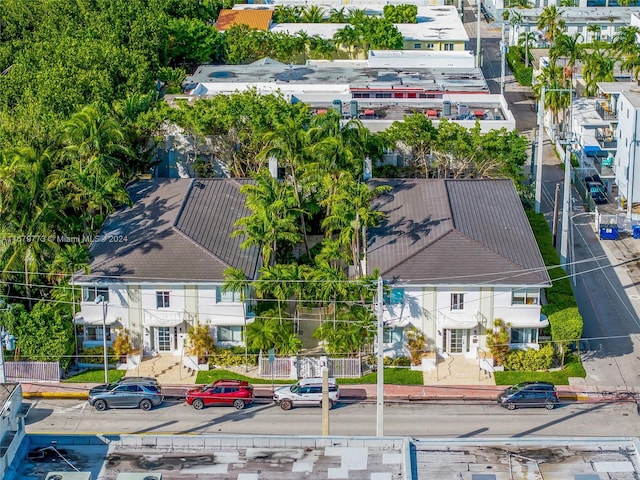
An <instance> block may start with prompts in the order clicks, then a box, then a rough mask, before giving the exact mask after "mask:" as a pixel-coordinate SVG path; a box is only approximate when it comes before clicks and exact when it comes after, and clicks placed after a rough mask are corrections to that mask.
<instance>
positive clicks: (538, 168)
mask: <svg viewBox="0 0 640 480" xmlns="http://www.w3.org/2000/svg"><path fill="white" fill-rule="evenodd" d="M544 94H545V88H544V87H542V92H541V94H540V103H539V104H538V164H537V165H536V206H535V212H536V213H540V209H541V202H542V151H543V150H544V149H543V148H542V146H543V142H544Z"/></svg>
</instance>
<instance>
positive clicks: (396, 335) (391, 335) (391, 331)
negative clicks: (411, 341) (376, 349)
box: [382, 327, 404, 344]
mask: <svg viewBox="0 0 640 480" xmlns="http://www.w3.org/2000/svg"><path fill="white" fill-rule="evenodd" d="M403 341H404V328H400V327H394V328H385V329H384V330H383V331H382V343H394V344H395V343H402V342H403Z"/></svg>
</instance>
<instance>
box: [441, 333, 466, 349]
mask: <svg viewBox="0 0 640 480" xmlns="http://www.w3.org/2000/svg"><path fill="white" fill-rule="evenodd" d="M443 340H444V351H445V352H447V353H452V354H455V353H465V352H468V351H469V330H467V329H462V328H451V329H445V330H444V339H443Z"/></svg>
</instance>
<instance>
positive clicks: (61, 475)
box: [46, 472, 91, 480]
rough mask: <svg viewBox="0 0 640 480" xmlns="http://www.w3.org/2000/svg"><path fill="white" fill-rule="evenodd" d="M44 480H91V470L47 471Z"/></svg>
mask: <svg viewBox="0 0 640 480" xmlns="http://www.w3.org/2000/svg"><path fill="white" fill-rule="evenodd" d="M46 480H91V472H49V473H47V476H46Z"/></svg>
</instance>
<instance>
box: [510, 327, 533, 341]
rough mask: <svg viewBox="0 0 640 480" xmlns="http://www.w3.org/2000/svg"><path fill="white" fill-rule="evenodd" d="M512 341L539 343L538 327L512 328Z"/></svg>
mask: <svg viewBox="0 0 640 480" xmlns="http://www.w3.org/2000/svg"><path fill="white" fill-rule="evenodd" d="M511 343H538V329H537V328H512V329H511Z"/></svg>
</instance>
